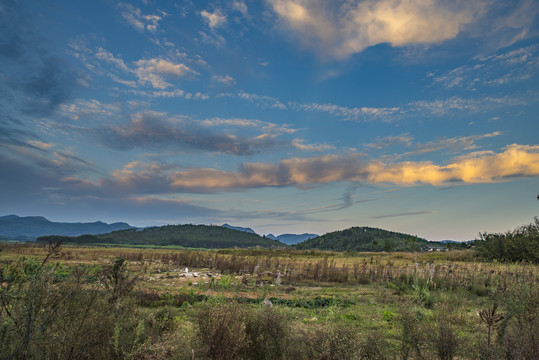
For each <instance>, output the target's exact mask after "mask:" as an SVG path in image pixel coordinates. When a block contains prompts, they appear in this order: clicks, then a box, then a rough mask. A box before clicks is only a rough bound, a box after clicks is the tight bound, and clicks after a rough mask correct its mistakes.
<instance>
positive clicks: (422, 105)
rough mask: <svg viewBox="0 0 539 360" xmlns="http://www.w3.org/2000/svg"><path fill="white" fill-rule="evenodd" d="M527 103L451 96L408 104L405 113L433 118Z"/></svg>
mask: <svg viewBox="0 0 539 360" xmlns="http://www.w3.org/2000/svg"><path fill="white" fill-rule="evenodd" d="M535 101H536V100H535ZM528 103H529V101H528V96H525V97H510V96H504V97H491V96H485V97H482V98H463V97H459V96H452V97H450V98H446V99H436V100H420V101H414V102H411V103H409V104H408V108H407V110H406V112H407V113H418V114H421V113H425V114H430V115H434V116H443V115H450V114H452V113H455V112H483V111H489V110H493V109H497V108H500V107H503V106H519V105H527V104H528Z"/></svg>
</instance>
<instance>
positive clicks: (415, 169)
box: [69, 144, 539, 193]
mask: <svg viewBox="0 0 539 360" xmlns="http://www.w3.org/2000/svg"><path fill="white" fill-rule="evenodd" d="M537 176H539V146H530V145H519V144H512V145H508V146H506V147H505V148H504V149H503V151H501V152H498V153H495V152H480V153H471V154H469V155H468V156H463V157H459V158H456V159H454V160H453V161H452V162H450V163H448V164H446V165H439V164H435V163H432V162H429V161H422V162H411V161H404V162H389V163H386V162H383V161H381V160H376V159H375V160H368V161H367V160H362V159H360V158H359V157H358V156H357V155H353V154H350V155H325V156H319V157H311V158H288V159H283V160H281V161H280V162H279V163H277V164H271V163H244V164H243V165H241V166H240V167H239V169H238V170H237V171H225V170H217V169H212V168H192V169H186V170H180V171H178V170H176V169H167V168H164V167H163V166H161V165H159V164H143V165H141V164H139V163H137V164H130V165H128V166H126V167H124V169H122V170H118V171H115V172H114V173H113V178H112V180H103V181H101V182H100V183H97V184H89V183H84V182H81V181H80V180H77V179H69V181H70V182H71V183H73V184H77V183H78V185H79V186H81V187H83V188H84V187H86V188H88V189H89V190H92V191H96V190H99V189H103V190H106V189H109V190H108V191H111V190H110V189H114V191H137V192H144V193H149V192H156V193H176V192H180V193H181V192H185V193H189V192H192V193H199V192H200V193H212V192H221V191H237V190H241V189H250V188H263V187H284V186H295V187H298V188H302V187H305V186H309V185H321V184H327V183H332V182H339V181H350V182H354V183H370V184H391V185H399V186H419V185H433V186H444V185H448V184H453V185H454V184H474V183H491V182H499V181H509V180H510V179H514V178H518V177H537Z"/></svg>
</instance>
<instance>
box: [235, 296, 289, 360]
mask: <svg viewBox="0 0 539 360" xmlns="http://www.w3.org/2000/svg"><path fill="white" fill-rule="evenodd" d="M245 332H246V340H247V347H246V351H245V354H246V358H247V359H268V360H273V359H283V357H284V354H285V352H286V348H287V345H288V336H289V332H290V329H289V325H288V321H287V319H286V318H285V316H284V315H283V314H282V313H281V312H280V311H279V310H278V309H277V308H273V307H268V306H263V307H262V308H261V309H260V310H258V311H255V312H252V313H251V314H250V316H249V318H248V319H247V323H246V327H245Z"/></svg>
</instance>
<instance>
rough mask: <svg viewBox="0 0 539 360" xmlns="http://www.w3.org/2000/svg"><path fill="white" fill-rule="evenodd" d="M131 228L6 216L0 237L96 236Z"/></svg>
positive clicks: (40, 217)
mask: <svg viewBox="0 0 539 360" xmlns="http://www.w3.org/2000/svg"><path fill="white" fill-rule="evenodd" d="M130 228H132V226H130V225H129V224H126V223H114V224H107V223H104V222H102V221H96V222H91V223H81V222H77V223H67V222H53V221H50V220H48V219H46V218H44V217H43V216H17V215H6V216H1V217H0V237H1V238H5V239H25V240H35V239H36V238H37V237H39V236H43V235H65V236H77V235H86V234H91V235H96V234H104V233H109V232H111V231H116V230H124V229H130Z"/></svg>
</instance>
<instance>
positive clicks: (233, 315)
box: [197, 304, 247, 360]
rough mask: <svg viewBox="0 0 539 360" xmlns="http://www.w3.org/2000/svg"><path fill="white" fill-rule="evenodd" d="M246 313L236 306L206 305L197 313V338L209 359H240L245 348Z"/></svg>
mask: <svg viewBox="0 0 539 360" xmlns="http://www.w3.org/2000/svg"><path fill="white" fill-rule="evenodd" d="M246 317H247V314H246V311H245V310H244V309H243V308H242V307H241V306H240V305H238V304H218V305H211V304H207V305H205V306H204V307H202V308H201V309H200V310H199V311H198V313H197V325H198V336H199V337H200V340H201V343H202V345H203V347H204V348H203V352H204V353H205V355H206V356H207V357H209V358H210V359H219V360H228V359H230V360H232V359H238V358H240V354H241V353H242V352H243V351H244V350H245V348H246V347H247V340H246V336H245V321H246Z"/></svg>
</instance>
